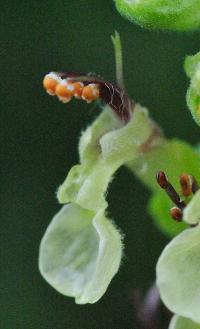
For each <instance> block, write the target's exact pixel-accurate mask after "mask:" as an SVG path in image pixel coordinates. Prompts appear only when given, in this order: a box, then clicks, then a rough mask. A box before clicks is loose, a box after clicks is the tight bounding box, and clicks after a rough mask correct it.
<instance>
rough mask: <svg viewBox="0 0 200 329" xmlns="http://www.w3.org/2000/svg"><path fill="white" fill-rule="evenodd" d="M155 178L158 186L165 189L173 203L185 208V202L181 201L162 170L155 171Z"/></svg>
mask: <svg viewBox="0 0 200 329" xmlns="http://www.w3.org/2000/svg"><path fill="white" fill-rule="evenodd" d="M156 179H157V182H158V184H159V185H160V187H161V188H163V189H164V190H165V191H166V193H167V195H168V196H169V197H170V199H171V200H172V201H173V202H174V203H175V205H176V206H177V207H178V208H180V209H183V208H185V206H186V204H185V202H183V201H181V199H180V196H179V194H178V193H177V192H176V190H175V189H174V187H173V186H172V184H171V183H170V182H169V181H168V178H167V176H166V175H165V173H164V172H163V171H159V172H158V173H157V175H156Z"/></svg>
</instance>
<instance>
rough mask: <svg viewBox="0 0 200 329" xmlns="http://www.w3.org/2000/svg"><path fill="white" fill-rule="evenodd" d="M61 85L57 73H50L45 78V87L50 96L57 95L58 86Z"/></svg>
mask: <svg viewBox="0 0 200 329" xmlns="http://www.w3.org/2000/svg"><path fill="white" fill-rule="evenodd" d="M58 83H59V77H58V76H57V75H56V74H55V73H49V74H47V75H46V76H45V77H44V80H43V87H44V89H45V90H46V92H47V93H48V94H49V95H52V96H53V95H55V90H56V86H57V85H58Z"/></svg>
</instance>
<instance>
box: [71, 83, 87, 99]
mask: <svg viewBox="0 0 200 329" xmlns="http://www.w3.org/2000/svg"><path fill="white" fill-rule="evenodd" d="M72 85H73V87H74V97H75V98H81V95H82V91H83V87H84V84H83V83H82V82H73V83H72Z"/></svg>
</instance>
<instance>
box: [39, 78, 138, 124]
mask: <svg viewBox="0 0 200 329" xmlns="http://www.w3.org/2000/svg"><path fill="white" fill-rule="evenodd" d="M43 85H44V88H45V89H46V91H47V92H48V93H49V94H51V95H55V94H56V95H57V96H58V98H59V99H60V100H61V101H62V102H64V103H67V102H69V101H70V100H71V98H72V97H73V96H74V97H75V98H81V99H83V100H85V101H86V102H87V103H90V102H92V101H94V100H96V99H98V98H100V99H101V100H102V101H103V102H104V103H105V104H108V105H109V106H110V107H111V108H112V109H113V110H114V111H115V113H116V114H117V115H118V117H119V118H120V119H121V120H122V121H124V122H128V121H129V119H130V117H131V114H132V112H133V109H134V103H133V102H132V101H131V100H130V99H129V98H128V96H127V94H126V93H125V92H124V90H123V89H121V88H120V87H118V86H115V85H113V84H112V83H111V82H108V81H105V80H104V79H102V78H100V77H98V76H95V75H94V74H93V73H89V74H87V75H83V74H81V73H77V72H60V73H50V74H48V75H46V76H45V78H44V81H43Z"/></svg>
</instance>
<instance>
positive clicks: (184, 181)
mask: <svg viewBox="0 0 200 329" xmlns="http://www.w3.org/2000/svg"><path fill="white" fill-rule="evenodd" d="M192 184H193V180H192V177H191V176H190V175H188V174H182V175H181V176H180V185H181V191H182V194H183V195H184V196H186V197H187V196H189V195H191V194H192Z"/></svg>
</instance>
